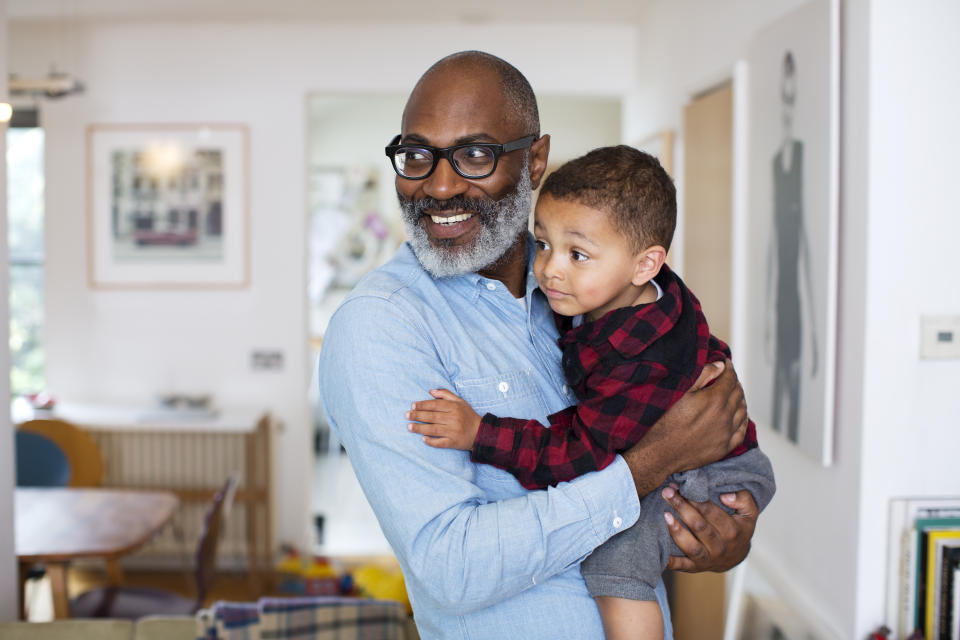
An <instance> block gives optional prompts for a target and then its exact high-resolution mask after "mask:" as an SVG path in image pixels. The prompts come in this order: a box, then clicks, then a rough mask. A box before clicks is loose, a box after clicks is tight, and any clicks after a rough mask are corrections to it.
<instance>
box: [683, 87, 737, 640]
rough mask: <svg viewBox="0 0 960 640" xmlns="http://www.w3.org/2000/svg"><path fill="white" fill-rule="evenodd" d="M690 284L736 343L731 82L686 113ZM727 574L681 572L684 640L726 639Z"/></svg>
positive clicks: (686, 268) (722, 333)
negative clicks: (732, 320)
mask: <svg viewBox="0 0 960 640" xmlns="http://www.w3.org/2000/svg"><path fill="white" fill-rule="evenodd" d="M683 155H684V179H683V185H684V186H683V201H684V238H683V243H684V244H683V256H684V261H683V274H682V275H683V279H684V281H685V282H686V283H687V285H688V286H689V287H690V289H691V290H692V291H693V292H694V293H695V294H696V296H697V297H698V298H699V299H700V303H701V304H702V305H703V312H704V314H705V315H706V317H707V321H708V322H709V323H710V330H711V332H712V333H713V334H714V335H716V336H717V337H719V338H721V339H723V340H729V339H730V297H731V282H730V279H731V273H732V265H731V234H732V227H731V224H732V218H731V214H732V195H733V91H732V85H731V84H729V83H727V84H725V85H723V86H721V87H719V88H715V89H712V90H710V91H707V92H705V93H703V94H700V95H698V96H696V97H695V98H694V99H693V100H691V101H690V103H689V104H688V105H687V106H686V107H685V108H684V114H683ZM724 584H725V577H724V575H723V574H718V573H693V574H690V573H677V574H675V575H674V576H673V588H672V590H671V591H672V594H671V606H672V612H673V628H674V635H675V638H676V640H720V639H721V638H722V637H723V623H724Z"/></svg>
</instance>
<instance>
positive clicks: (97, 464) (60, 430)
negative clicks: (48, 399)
mask: <svg viewBox="0 0 960 640" xmlns="http://www.w3.org/2000/svg"><path fill="white" fill-rule="evenodd" d="M17 429H18V430H20V431H26V432H30V433H36V434H39V435H41V436H43V437H45V438H47V439H49V440H53V441H54V442H55V443H56V444H57V446H58V447H60V449H61V450H62V451H63V453H64V454H65V455H66V456H67V460H68V461H69V463H70V481H69V482H68V483H67V486H69V487H99V486H100V484H101V483H102V482H103V474H104V466H103V454H101V453H100V447H98V446H97V443H96V442H95V441H94V439H93V438H91V437H90V435H89V434H87V432H85V431H84V430H83V429H81V428H80V427H78V426H76V425H74V424H71V423H69V422H67V421H66V420H60V419H58V418H44V419H37V420H28V421H27V422H24V423H22V424H20V425H18V427H17Z"/></svg>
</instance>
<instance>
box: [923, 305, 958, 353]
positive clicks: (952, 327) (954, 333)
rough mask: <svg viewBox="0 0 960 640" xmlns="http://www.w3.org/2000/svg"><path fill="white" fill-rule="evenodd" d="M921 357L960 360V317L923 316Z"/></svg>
mask: <svg viewBox="0 0 960 640" xmlns="http://www.w3.org/2000/svg"><path fill="white" fill-rule="evenodd" d="M920 357H921V358H924V359H930V358H960V316H921V318H920Z"/></svg>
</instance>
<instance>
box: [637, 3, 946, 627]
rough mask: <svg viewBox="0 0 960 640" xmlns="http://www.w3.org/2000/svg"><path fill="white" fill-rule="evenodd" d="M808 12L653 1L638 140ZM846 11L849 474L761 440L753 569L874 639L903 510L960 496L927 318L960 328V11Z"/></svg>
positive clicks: (840, 466)
mask: <svg viewBox="0 0 960 640" xmlns="http://www.w3.org/2000/svg"><path fill="white" fill-rule="evenodd" d="M798 4H800V3H799V2H796V1H793V0H778V1H777V2H762V3H761V2H749V1H746V0H743V1H737V2H726V3H722V5H721V4H714V3H709V2H702V1H698V2H685V3H683V4H682V6H679V3H668V2H663V1H659V2H656V3H654V4H653V5H652V6H651V7H650V8H649V10H648V12H647V15H646V16H645V22H644V23H643V26H642V27H641V30H640V33H639V38H638V42H639V60H640V65H639V80H638V86H639V87H642V89H640V90H638V91H637V93H636V94H635V95H634V97H633V98H632V101H631V110H630V113H629V114H628V117H629V118H630V122H631V127H632V128H633V130H634V135H642V134H643V133H647V132H650V131H654V130H657V129H661V128H665V127H674V128H677V129H679V127H680V123H681V118H682V105H683V104H684V102H685V101H687V100H688V99H689V97H690V96H691V95H692V94H693V93H695V92H697V91H698V90H700V89H702V88H705V87H706V86H709V85H710V84H711V83H713V82H716V81H717V80H719V79H722V78H723V77H724V76H727V75H729V71H728V70H729V68H730V67H731V65H732V64H733V62H734V61H735V60H736V59H737V58H738V57H740V56H741V55H742V54H743V52H744V50H745V47H746V44H747V42H748V40H749V39H750V37H751V34H752V33H754V32H755V31H756V30H757V29H759V28H762V27H763V26H764V25H766V24H767V23H769V22H771V21H772V20H775V19H776V18H778V17H780V16H781V15H783V14H785V13H787V12H789V11H790V10H791V9H792V8H794V7H795V6H796V5H798ZM841 7H842V18H841V25H842V34H841V39H842V61H843V62H842V87H841V111H842V115H841V122H842V134H841V203H840V217H841V223H840V224H841V240H840V252H841V253H840V282H839V295H840V305H839V337H838V375H837V380H838V382H837V384H838V387H837V401H836V435H835V442H834V446H835V454H836V456H835V463H834V465H833V466H832V467H830V468H822V467H820V466H818V465H817V464H815V463H813V462H811V461H810V460H808V459H807V458H805V457H804V456H802V455H801V454H800V453H799V452H798V451H796V450H794V449H793V448H792V447H790V446H788V445H786V444H785V443H784V442H783V441H782V440H780V439H778V438H775V437H774V436H773V434H771V433H761V435H760V437H761V442H762V446H763V447H764V449H765V450H766V451H767V453H768V454H769V455H770V457H771V458H772V459H773V461H774V466H775V468H776V471H777V481H778V493H777V496H776V498H775V499H774V501H773V503H772V504H771V506H770V507H769V509H768V510H767V512H766V513H765V514H764V515H763V516H762V517H761V518H760V523H759V526H758V530H757V535H756V538H755V545H754V554H753V557H754V565H753V566H755V567H756V566H757V565H760V568H765V569H766V570H767V571H768V572H770V573H772V574H773V575H772V576H769V577H770V579H771V581H772V582H773V583H774V584H775V586H776V587H777V588H778V589H779V590H780V592H781V594H782V595H784V596H786V597H787V598H788V599H789V600H790V601H791V602H792V603H793V605H794V607H795V608H797V609H798V611H799V613H801V614H802V615H810V616H815V617H817V618H818V619H819V620H818V624H819V626H820V628H821V629H822V630H823V632H824V634H830V635H833V636H835V637H837V638H863V637H866V635H867V633H868V632H869V631H870V630H872V629H874V628H876V627H877V626H878V625H879V624H881V623H882V622H883V621H884V613H885V611H884V604H885V603H884V597H885V585H886V580H887V579H888V576H886V558H887V552H888V549H887V540H886V531H887V527H886V522H887V511H888V504H889V499H890V498H893V497H898V496H919V495H953V496H956V495H960V476H958V475H957V474H956V473H955V472H954V471H953V469H955V467H956V452H957V451H958V450H960V429H958V428H957V426H958V423H957V421H958V419H957V418H956V416H957V415H960V396H958V394H957V393H956V389H957V384H958V382H960V362H958V361H957V360H951V361H921V360H920V359H919V319H920V316H921V315H923V314H931V315H940V314H960V286H958V285H957V276H958V275H960V271H958V269H957V267H956V262H955V258H954V256H955V254H956V239H957V238H958V237H960V217H958V216H957V215H956V212H957V206H956V200H955V197H954V196H953V194H952V189H951V188H950V187H951V185H952V184H953V183H954V182H955V180H956V177H955V167H956V161H955V155H956V149H958V148H960V122H958V119H957V117H956V114H957V113H958V112H960V84H958V83H957V82H956V78H957V69H958V68H960V40H957V38H956V34H957V29H958V27H960V5H957V3H956V2H954V1H951V0H936V1H931V2H926V3H920V4H916V3H914V4H904V3H891V2H876V1H871V0H844V1H843V2H842V3H841ZM678 34H682V36H679V35H678ZM645 61H651V62H649V63H648V64H645V63H644V62H645ZM734 350H735V351H736V345H734Z"/></svg>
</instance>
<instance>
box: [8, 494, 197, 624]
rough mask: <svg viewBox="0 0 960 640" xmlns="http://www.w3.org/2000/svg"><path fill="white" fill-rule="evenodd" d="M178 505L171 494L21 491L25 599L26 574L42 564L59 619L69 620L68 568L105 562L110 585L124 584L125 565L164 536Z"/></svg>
mask: <svg viewBox="0 0 960 640" xmlns="http://www.w3.org/2000/svg"><path fill="white" fill-rule="evenodd" d="M178 504H179V500H177V497H176V496H175V495H173V494H172V493H170V492H168V491H140V490H115V489H75V488H62V489H61V488H57V489H46V488H44V489H40V488H25V487H18V488H17V489H16V490H15V492H14V528H15V534H14V535H15V543H14V546H15V548H16V552H17V560H18V561H19V562H18V564H19V566H20V582H19V586H20V593H21V597H22V593H23V582H24V579H25V575H26V570H27V569H28V568H29V566H30V565H31V564H35V563H41V564H43V565H45V566H46V569H47V574H48V575H49V576H50V582H51V585H52V587H53V612H54V617H55V618H67V617H69V616H70V609H69V601H68V596H67V574H66V570H67V564H68V563H69V562H70V561H71V560H75V559H77V558H102V559H103V560H105V561H106V565H107V576H108V578H109V581H110V583H111V584H115V585H119V584H121V583H122V581H123V569H122V568H121V566H120V562H119V559H120V558H121V557H122V556H124V555H126V554H129V553H131V552H133V551H135V550H136V549H137V548H139V547H140V546H141V545H143V544H144V543H145V542H147V541H148V540H149V539H150V537H151V536H153V535H154V534H155V533H156V532H157V531H159V530H160V529H161V528H162V527H163V526H164V525H165V524H166V523H167V521H168V520H170V518H171V517H172V516H173V513H174V511H176V509H177V505H178Z"/></svg>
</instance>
